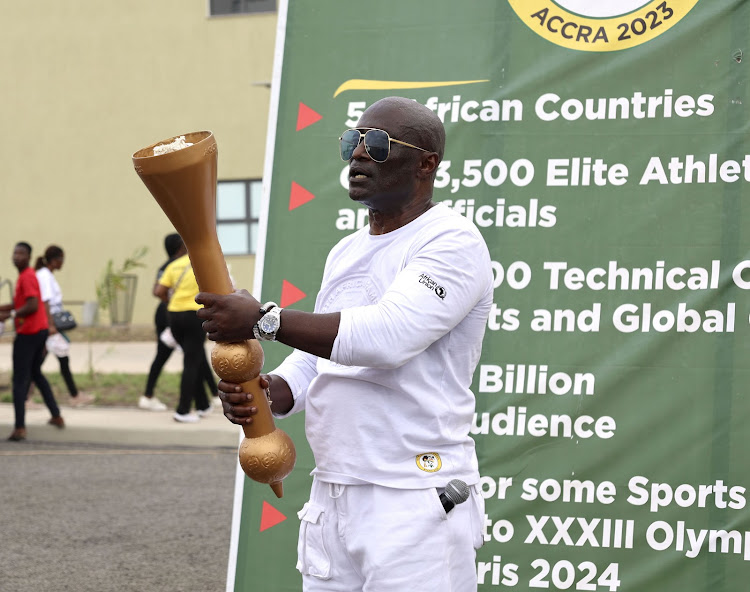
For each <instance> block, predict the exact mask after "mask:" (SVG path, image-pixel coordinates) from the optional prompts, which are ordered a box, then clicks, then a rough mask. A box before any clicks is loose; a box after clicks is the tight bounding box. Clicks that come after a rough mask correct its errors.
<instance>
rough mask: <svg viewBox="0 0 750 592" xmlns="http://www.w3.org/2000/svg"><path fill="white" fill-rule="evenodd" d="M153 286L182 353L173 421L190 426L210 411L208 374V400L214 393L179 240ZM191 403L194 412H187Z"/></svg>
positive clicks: (187, 263) (184, 252)
mask: <svg viewBox="0 0 750 592" xmlns="http://www.w3.org/2000/svg"><path fill="white" fill-rule="evenodd" d="M157 284H158V285H157V286H156V287H155V291H154V293H155V294H156V296H158V297H159V298H161V299H162V301H164V302H166V303H167V313H168V315H167V316H168V318H169V328H170V329H171V331H172V335H173V336H174V338H175V340H176V341H177V343H178V344H179V345H180V347H181V348H182V352H183V368H182V377H181V378H180V399H179V403H178V404H177V409H176V410H175V414H174V416H173V417H174V420H175V421H179V422H182V423H193V422H196V421H199V420H200V418H201V417H205V416H206V415H208V414H209V413H211V411H213V404H212V403H211V402H210V400H209V396H208V395H206V390H205V387H204V381H206V380H207V376H208V374H210V376H211V381H212V382H213V384H212V385H211V387H209V388H210V390H211V395H210V396H213V395H214V393H217V392H218V389H217V385H216V382H215V379H214V378H213V374H212V373H211V366H209V364H208V359H207V358H206V349H205V342H206V334H205V332H204V331H203V329H202V327H201V321H200V319H199V318H198V317H197V316H196V314H195V312H196V311H197V310H198V309H199V308H200V305H199V304H198V303H197V302H196V301H195V296H196V295H197V294H198V282H197V280H196V279H195V273H193V267H192V265H191V263H190V258H189V257H188V254H187V249H186V248H185V244H184V243H183V242H182V239H180V246H179V249H178V250H177V252H176V253H175V259H174V261H172V262H171V263H170V264H169V265H167V266H166V268H165V269H164V273H163V274H162V275H161V277H160V278H159V281H158V283H157ZM193 403H194V404H195V412H191V408H192V405H193Z"/></svg>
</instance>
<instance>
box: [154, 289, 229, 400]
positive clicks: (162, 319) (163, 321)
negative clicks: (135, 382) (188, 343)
mask: <svg viewBox="0 0 750 592" xmlns="http://www.w3.org/2000/svg"><path fill="white" fill-rule="evenodd" d="M162 305H163V315H162V313H161V309H162ZM154 324H155V326H156V356H155V357H154V361H153V362H151V369H150V370H149V372H148V379H147V380H146V390H145V391H144V392H143V394H144V395H146V396H147V397H153V396H154V389H155V388H156V382H157V381H158V380H159V375H160V374H161V371H162V368H164V364H166V363H167V360H169V357H170V356H171V355H172V352H173V351H174V350H173V349H172V348H171V347H169V346H168V345H166V344H165V343H164V342H163V341H162V340H161V339H159V336H160V335H161V332H162V331H164V329H166V328H167V326H168V325H169V321H168V317H167V304H166V302H163V303H162V304H160V305H159V308H157V309H156V316H155V319H154ZM175 339H176V338H175ZM203 380H205V382H206V386H207V387H208V390H209V391H210V392H211V396H214V395H216V393H217V392H218V390H219V387H218V385H217V384H216V378H214V373H213V371H212V370H211V366H210V364H206V368H205V373H204V375H203Z"/></svg>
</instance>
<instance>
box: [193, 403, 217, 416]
mask: <svg viewBox="0 0 750 592" xmlns="http://www.w3.org/2000/svg"><path fill="white" fill-rule="evenodd" d="M213 411H214V406H213V405H211V404H210V403H209V405H208V407H206V408H205V409H198V410H197V411H196V412H195V413H196V415H197V416H198V417H207V416H209V415H211V414H212V413H213Z"/></svg>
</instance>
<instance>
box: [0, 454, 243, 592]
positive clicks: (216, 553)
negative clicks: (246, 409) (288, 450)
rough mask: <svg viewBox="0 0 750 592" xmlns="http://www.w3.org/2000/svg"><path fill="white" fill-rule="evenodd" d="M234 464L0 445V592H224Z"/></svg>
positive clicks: (228, 459) (208, 458) (222, 457)
mask: <svg viewBox="0 0 750 592" xmlns="http://www.w3.org/2000/svg"><path fill="white" fill-rule="evenodd" d="M236 454H237V453H236V448H231V447H215V448H208V447H202V448H187V447H179V446H171V447H168V446H166V447H159V448H146V447H138V446H126V445H118V446H114V445H103V444H91V443H89V444H81V443H67V442H57V443H54V442H53V443H50V442H47V443H42V442H34V441H26V442H21V443H17V442H7V441H5V440H2V441H0V475H1V476H0V500H1V501H0V536H1V537H2V540H0V590H2V591H7V592H65V591H71V592H73V591H75V592H110V591H111V592H130V591H132V592H147V591H148V592H151V591H158V592H223V591H224V590H225V586H226V571H227V560H228V555H229V540H230V522H231V515H232V495H233V488H234V476H235V470H236V466H237V456H236Z"/></svg>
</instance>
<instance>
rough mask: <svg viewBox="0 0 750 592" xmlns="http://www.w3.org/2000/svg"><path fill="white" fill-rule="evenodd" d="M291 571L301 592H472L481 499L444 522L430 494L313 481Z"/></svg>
mask: <svg viewBox="0 0 750 592" xmlns="http://www.w3.org/2000/svg"><path fill="white" fill-rule="evenodd" d="M299 517H300V533H299V541H298V545H297V556H298V561H297V569H298V570H299V571H300V573H302V580H303V590H304V591H305V592H355V591H360V590H361V591H362V592H396V591H402V590H403V591H407V590H408V591H409V592H471V591H476V589H477V575H476V549H478V548H479V547H480V546H481V545H482V541H483V539H482V522H483V520H484V499H483V498H482V496H481V495H479V492H478V491H477V489H476V488H472V492H471V496H470V497H469V499H468V500H467V501H466V502H464V503H463V504H460V505H458V506H456V507H455V508H453V509H452V510H451V511H450V512H449V513H448V514H446V512H445V510H444V509H443V506H442V504H441V503H440V499H439V497H438V491H437V490H436V489H434V488H433V489H393V488H389V487H380V486H378V485H338V484H334V483H325V482H322V481H318V480H314V481H313V486H312V491H311V494H310V501H309V502H307V503H306V504H305V506H304V507H303V508H302V510H301V511H300V512H299Z"/></svg>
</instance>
